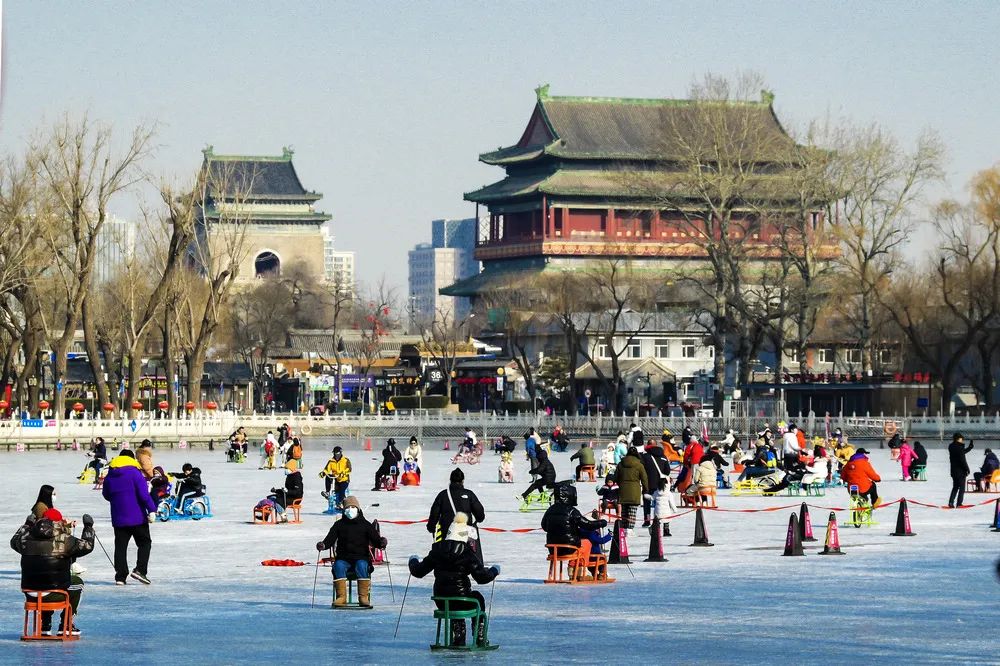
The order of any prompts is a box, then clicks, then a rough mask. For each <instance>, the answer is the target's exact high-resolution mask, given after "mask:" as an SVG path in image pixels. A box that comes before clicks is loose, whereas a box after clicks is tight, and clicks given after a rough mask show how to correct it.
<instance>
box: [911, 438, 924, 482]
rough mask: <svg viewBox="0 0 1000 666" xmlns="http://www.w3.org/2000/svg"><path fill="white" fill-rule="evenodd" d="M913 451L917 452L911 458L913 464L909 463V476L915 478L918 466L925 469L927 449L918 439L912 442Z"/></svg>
mask: <svg viewBox="0 0 1000 666" xmlns="http://www.w3.org/2000/svg"><path fill="white" fill-rule="evenodd" d="M913 452H914V453H916V454H917V457H916V458H914V459H913V464H912V465H910V478H912V479H913V480H916V478H917V475H919V474H920V468H921V467H922V468H924V469H925V470H926V469H927V449H925V448H924V445H923V444H921V443H920V442H919V441H918V442H914V443H913Z"/></svg>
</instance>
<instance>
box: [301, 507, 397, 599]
mask: <svg viewBox="0 0 1000 666" xmlns="http://www.w3.org/2000/svg"><path fill="white" fill-rule="evenodd" d="M388 543H389V542H388V541H386V539H385V537H383V536H382V535H381V534H379V532H378V530H377V529H376V528H375V526H374V525H373V524H372V523H370V522H369V521H368V519H367V518H365V516H364V514H363V513H362V512H361V504H360V503H359V502H358V498H357V497H348V498H347V499H345V500H344V515H343V516H341V518H340V519H339V520H338V521H337V522H335V523H334V524H333V527H331V528H330V531H329V532H327V534H326V538H325V539H323V540H322V541H320V542H318V543H317V544H316V550H326V549H327V548H332V549H333V551H334V562H333V587H334V590H335V591H336V595H337V596H336V598H335V599H334V601H333V605H334V606H345V605H346V604H347V574H348V572H349V571H351V570H353V571H354V574H355V575H356V576H357V577H358V605H359V606H364V607H369V606H371V568H372V561H371V559H372V555H371V549H372V548H385V547H386V546H387V545H388Z"/></svg>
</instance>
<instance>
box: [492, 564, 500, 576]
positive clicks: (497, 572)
mask: <svg viewBox="0 0 1000 666" xmlns="http://www.w3.org/2000/svg"><path fill="white" fill-rule="evenodd" d="M490 571H492V572H493V577H494V578H496V577H497V576H499V575H500V565H499V564H494V565H493V566H491V567H490Z"/></svg>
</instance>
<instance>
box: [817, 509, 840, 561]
mask: <svg viewBox="0 0 1000 666" xmlns="http://www.w3.org/2000/svg"><path fill="white" fill-rule="evenodd" d="M820 555H846V553H845V552H844V551H842V550H841V549H840V532H839V531H838V530H837V514H835V513H834V512H833V511H831V512H830V520H829V521H827V523H826V539H825V540H824V541H823V552H821V553H820Z"/></svg>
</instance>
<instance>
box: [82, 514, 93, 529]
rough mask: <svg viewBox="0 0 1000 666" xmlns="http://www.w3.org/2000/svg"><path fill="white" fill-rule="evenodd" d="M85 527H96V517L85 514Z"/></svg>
mask: <svg viewBox="0 0 1000 666" xmlns="http://www.w3.org/2000/svg"><path fill="white" fill-rule="evenodd" d="M83 526H84V527H93V526H94V517H93V516H91V515H90V514H89V513H85V514H83Z"/></svg>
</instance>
